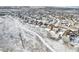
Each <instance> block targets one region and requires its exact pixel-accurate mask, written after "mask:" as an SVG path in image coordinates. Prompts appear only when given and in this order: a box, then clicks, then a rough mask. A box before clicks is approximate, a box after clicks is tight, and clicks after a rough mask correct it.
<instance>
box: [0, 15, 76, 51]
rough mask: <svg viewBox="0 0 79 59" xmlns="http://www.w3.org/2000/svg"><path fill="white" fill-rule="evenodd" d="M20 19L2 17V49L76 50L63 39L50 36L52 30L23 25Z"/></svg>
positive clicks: (0, 23)
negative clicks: (69, 46) (65, 43)
mask: <svg viewBox="0 0 79 59" xmlns="http://www.w3.org/2000/svg"><path fill="white" fill-rule="evenodd" d="M19 20H20V18H17V17H12V16H8V15H6V16H2V17H0V51H6V52H7V51H11V52H13V51H15V52H17V51H20V52H21V51H27V52H29V51H31V52H36V51H38V52H47V51H48V52H50V51H52V52H56V51H59V52H60V51H76V49H72V48H67V47H66V46H65V45H64V44H63V42H62V40H59V41H55V40H53V39H56V38H50V37H51V36H50V35H51V34H50V32H48V31H47V30H45V29H44V28H40V27H39V26H35V25H31V24H25V25H23V24H22V23H21V22H20V21H19ZM51 33H52V32H51ZM53 35H54V34H53Z"/></svg>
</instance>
